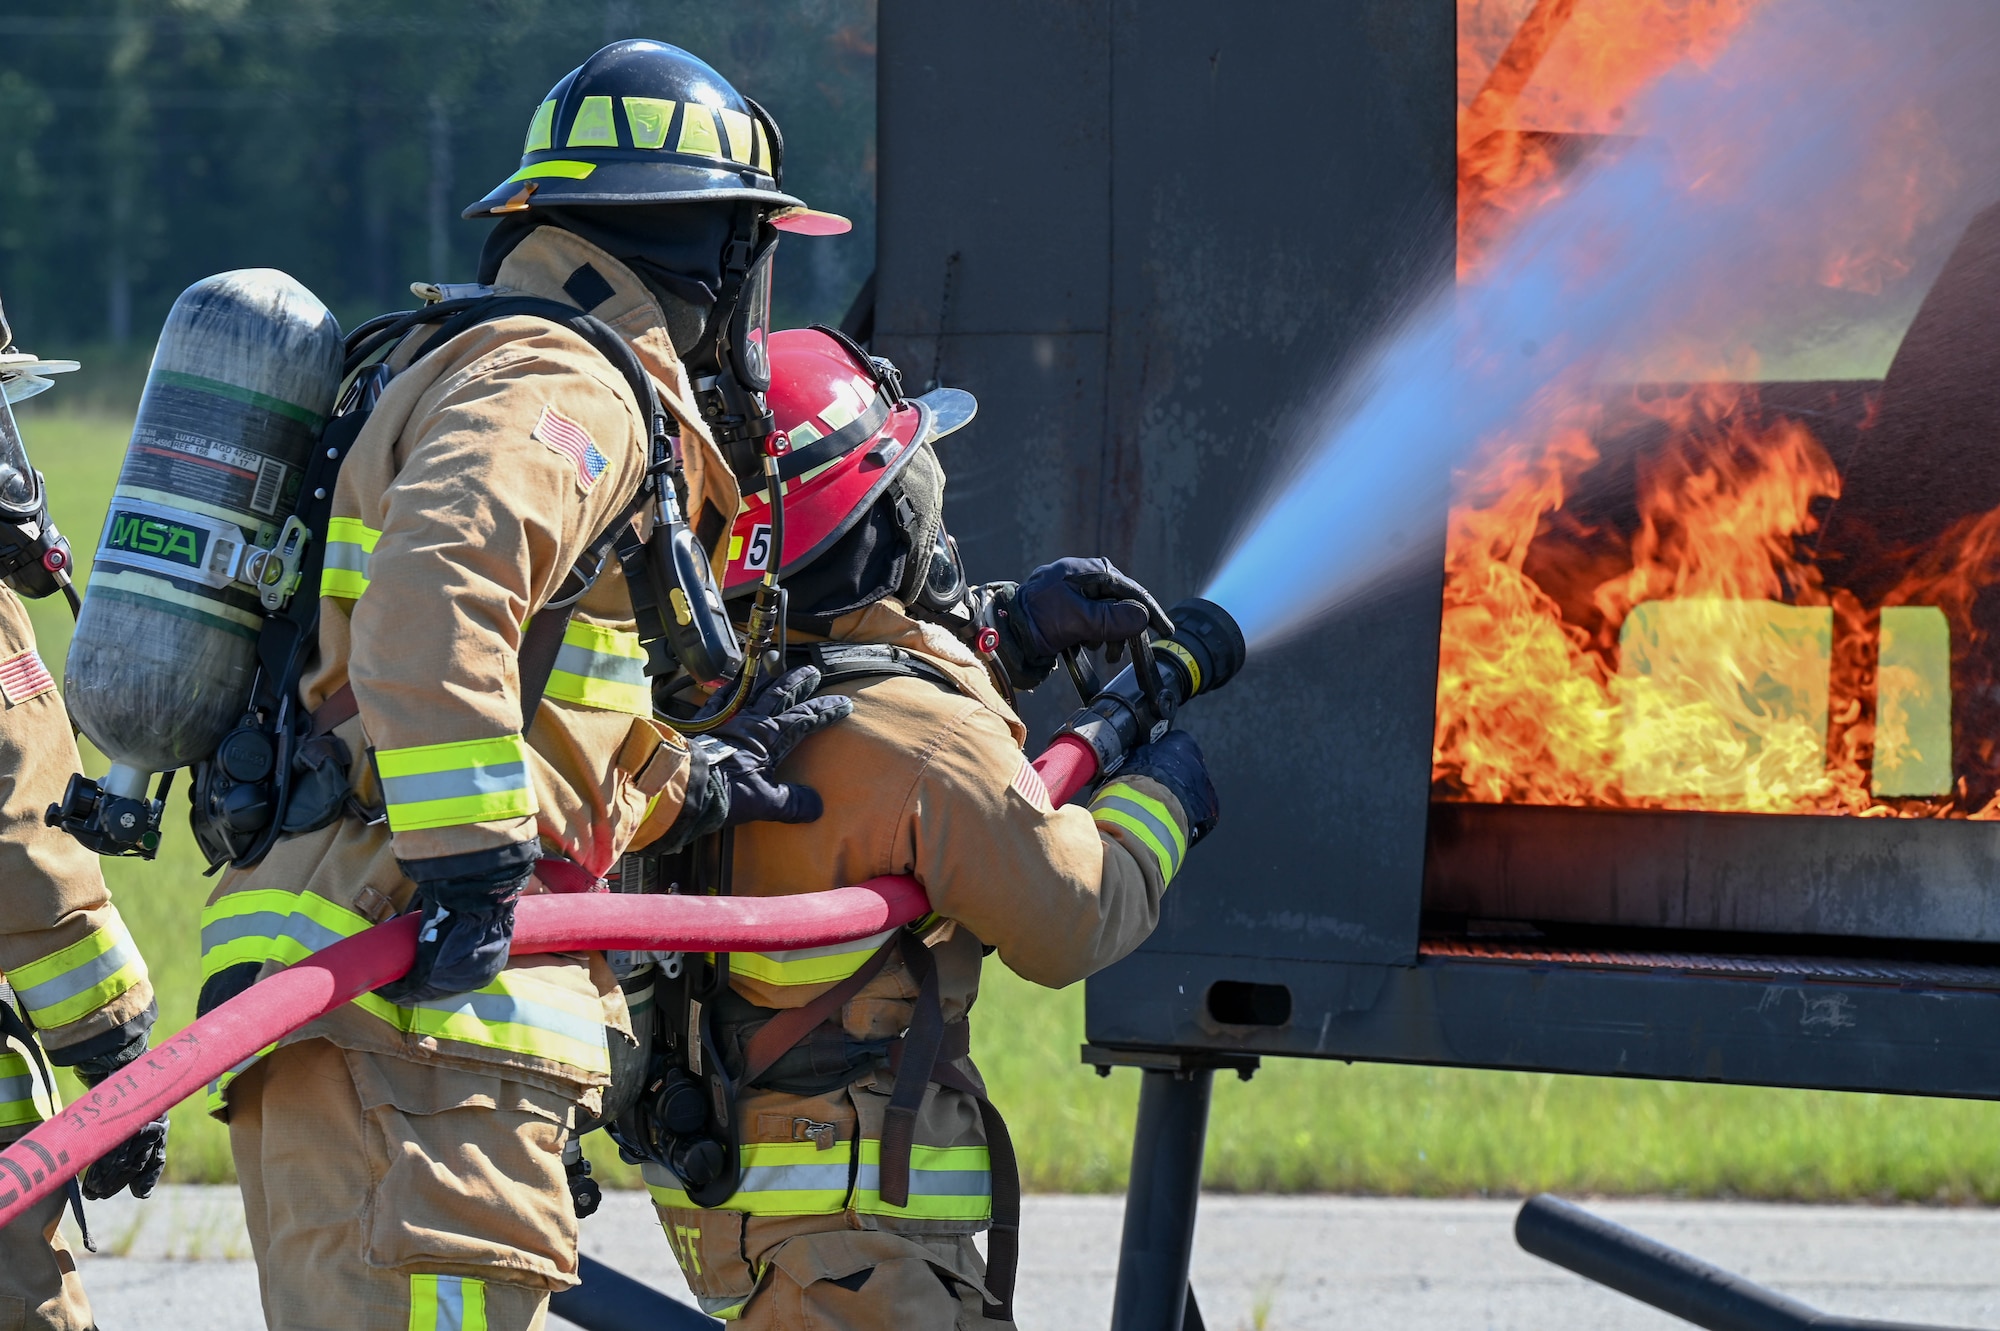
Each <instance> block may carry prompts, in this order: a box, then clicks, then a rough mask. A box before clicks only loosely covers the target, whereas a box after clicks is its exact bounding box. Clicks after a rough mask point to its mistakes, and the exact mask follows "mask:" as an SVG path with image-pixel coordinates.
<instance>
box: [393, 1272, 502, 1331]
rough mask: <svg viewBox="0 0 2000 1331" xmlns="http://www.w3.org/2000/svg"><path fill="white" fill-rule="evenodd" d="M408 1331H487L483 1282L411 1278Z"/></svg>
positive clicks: (460, 1279) (450, 1278) (423, 1277)
mask: <svg viewBox="0 0 2000 1331" xmlns="http://www.w3.org/2000/svg"><path fill="white" fill-rule="evenodd" d="M410 1331H487V1324H486V1282H485V1281H483V1280H475V1279H473V1278H472V1277H471V1276H433V1275H412V1276H411V1277H410Z"/></svg>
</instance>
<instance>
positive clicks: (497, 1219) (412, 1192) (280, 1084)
mask: <svg viewBox="0 0 2000 1331" xmlns="http://www.w3.org/2000/svg"><path fill="white" fill-rule="evenodd" d="M575 1109H576V1102H575V1100H574V1099H573V1098H571V1097H570V1096H568V1095H564V1094H562V1093H559V1092H556V1091H552V1090H549V1089H546V1088H545V1087H542V1086H540V1085H531V1084H528V1083H526V1082H521V1081H514V1080H510V1079H509V1078H507V1077H506V1076H504V1075H502V1071H501V1070H495V1071H491V1072H484V1071H469V1070H467V1069H465V1068H462V1067H441V1066H436V1065H429V1064H420V1063H415V1062H411V1061H409V1060H406V1059H401V1058H395V1057H392V1056H389V1055H384V1054H373V1053H362V1052H357V1051H354V1050H349V1049H342V1048H339V1047H337V1046H335V1045H333V1044H331V1043H329V1042H328V1041H325V1040H305V1041H301V1042H299V1043H298V1044H292V1045H286V1046H284V1047H283V1048H280V1049H278V1050H276V1051H274V1052H272V1053H270V1054H268V1055H266V1056H265V1057H264V1058H263V1059H262V1060H260V1061H259V1062H258V1063H257V1064H256V1066H254V1067H252V1068H251V1069H250V1070H248V1071H246V1072H245V1073H244V1074H243V1075H242V1076H240V1077H238V1078H237V1079H236V1080H235V1081H234V1082H233V1083H231V1085H230V1091H229V1137H230V1146H231V1149H232V1151H233V1153H234V1155H235V1157H236V1173H237V1178H238V1181H239V1184H240V1186H241V1187H242V1190H243V1203H244V1211H245V1214H246V1217H247V1219H248V1223H249V1230H250V1245H251V1249H252V1251H253V1253H254V1254H255V1256H256V1258H257V1278H258V1283H259V1286H260V1288H261V1289H262V1292H263V1300H264V1317H265V1321H266V1323H267V1324H268V1325H269V1326H270V1327H271V1328H272V1329H273V1331H531V1329H536V1331H538V1329H539V1328H541V1327H542V1326H544V1324H545V1321H546V1317H547V1310H548V1297H549V1293H550V1291H552V1290H558V1289H565V1288H568V1287H569V1286H571V1285H574V1284H575V1283H576V1260H577V1258H576V1234H577V1231H576V1216H575V1212H574V1210H573V1208H572V1204H571V1202H570V1196H569V1186H568V1182H567V1180H566V1178H565V1176H564V1173H563V1164H562V1151H563V1144H564V1141H565V1139H566V1137H567V1135H568V1131H569V1125H570V1124H571V1123H572V1122H573V1121H574V1117H573V1115H574V1113H575Z"/></svg>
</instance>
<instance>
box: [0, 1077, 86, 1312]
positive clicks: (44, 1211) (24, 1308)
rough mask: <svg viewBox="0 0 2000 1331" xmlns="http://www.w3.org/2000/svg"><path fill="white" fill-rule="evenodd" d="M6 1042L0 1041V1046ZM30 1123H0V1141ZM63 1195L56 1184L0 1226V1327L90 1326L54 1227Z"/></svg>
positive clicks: (71, 1260)
mask: <svg viewBox="0 0 2000 1331" xmlns="http://www.w3.org/2000/svg"><path fill="white" fill-rule="evenodd" d="M7 1047H8V1046H5V1045H0V1051H4V1050H5V1049H6V1048H7ZM32 1126H33V1124H23V1125H21V1126H19V1127H13V1128H0V1147H4V1146H11V1145H12V1144H13V1143H14V1142H16V1141H18V1140H20V1139H21V1138H22V1137H24V1136H26V1135H27V1132H28V1129H29V1128H30V1127H32ZM68 1204H69V1200H68V1196H67V1195H66V1194H65V1193H64V1192H62V1191H60V1190H58V1191H57V1192H55V1193H52V1194H51V1195H49V1196H48V1197H45V1198H43V1199H42V1201H41V1202H40V1204H38V1205H37V1206H35V1207H34V1208H33V1209H32V1210H30V1211H29V1212H28V1213H27V1214H26V1215H23V1216H22V1217H21V1218H20V1219H18V1220H16V1221H15V1222H14V1223H13V1224H11V1225H9V1226H7V1227H6V1228H5V1229H0V1331H92V1328H93V1327H95V1326H96V1323H95V1322H93V1321H92V1320H91V1316H90V1300H89V1299H88V1298H86V1297H85V1296H84V1292H83V1281H82V1280H80V1279H78V1278H77V1274H76V1258H75V1256H74V1255H73V1254H72V1253H71V1252H70V1250H69V1245H68V1244H66V1243H64V1242H63V1237H62V1235H61V1234H60V1233H58V1232H57V1228H56V1227H57V1225H58V1224H59V1223H60V1222H61V1221H62V1215H63V1208H64V1207H65V1206H67V1205H68Z"/></svg>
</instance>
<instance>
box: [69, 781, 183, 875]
mask: <svg viewBox="0 0 2000 1331" xmlns="http://www.w3.org/2000/svg"><path fill="white" fill-rule="evenodd" d="M172 780H173V774H172V773H171V772H170V773H168V774H167V777H166V779H165V780H163V781H161V782H160V794H159V798H157V799H147V798H146V797H145V794H144V787H143V786H142V787H141V788H140V794H139V796H138V797H136V798H135V797H133V796H130V795H118V794H114V793H112V792H111V791H108V790H106V789H105V788H104V787H103V786H102V785H100V784H98V783H97V782H96V781H93V780H91V779H90V778H89V777H87V776H85V775H84V774H83V773H81V772H76V773H73V774H72V775H71V776H70V779H69V785H68V787H67V788H65V789H64V791H63V797H62V803H60V804H51V805H50V806H49V809H48V812H47V813H46V814H44V815H43V816H42V821H43V822H45V823H47V824H48V825H49V826H50V827H59V828H61V829H62V830H63V831H65V832H67V833H69V834H70V835H71V836H73V837H75V838H76V839H77V840H78V841H80V842H82V843H83V845H84V847H85V849H88V850H93V851H96V852H97V853H98V854H99V855H135V856H137V857H138V858H140V859H142V860H150V859H152V858H153V855H154V854H155V853H156V852H157V851H158V850H159V848H160V819H161V818H162V817H163V816H164V815H165V814H166V811H167V785H168V783H169V782H171V781H172Z"/></svg>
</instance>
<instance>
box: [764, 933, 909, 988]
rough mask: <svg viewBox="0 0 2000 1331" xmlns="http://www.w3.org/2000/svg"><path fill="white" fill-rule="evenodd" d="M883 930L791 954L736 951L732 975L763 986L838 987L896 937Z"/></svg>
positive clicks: (791, 951) (791, 952)
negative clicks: (828, 985)
mask: <svg viewBox="0 0 2000 1331" xmlns="http://www.w3.org/2000/svg"><path fill="white" fill-rule="evenodd" d="M895 932H896V931H895V930H894V929H884V930H883V931H882V932H881V933H879V934H875V935H873V936H872V937H869V938H857V939H855V940H854V941H853V942H851V943H831V944H828V945H827V946H825V947H800V948H793V949H792V950H790V951H788V952H736V953H732V954H731V955H730V958H729V970H730V973H731V974H732V975H737V976H741V977H742V978H744V979H747V980H756V981H757V982H758V983H760V984H770V985H780V986H795V985H819V984H838V983H840V982H841V981H842V980H844V979H846V978H847V977H848V976H850V975H852V974H854V972H856V971H858V970H860V969H861V966H862V963H863V962H865V961H867V960H868V958H870V957H872V956H874V955H875V953H876V951H877V950H878V949H879V948H880V947H881V946H882V944H884V943H886V942H888V941H889V939H890V937H891V936H893V935H894V934H895Z"/></svg>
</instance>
